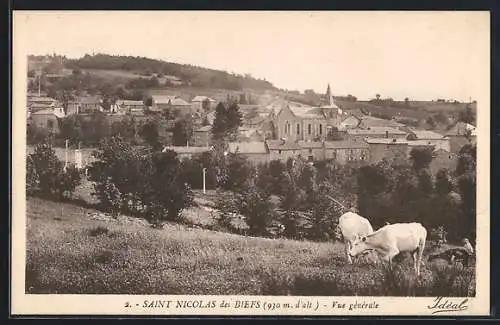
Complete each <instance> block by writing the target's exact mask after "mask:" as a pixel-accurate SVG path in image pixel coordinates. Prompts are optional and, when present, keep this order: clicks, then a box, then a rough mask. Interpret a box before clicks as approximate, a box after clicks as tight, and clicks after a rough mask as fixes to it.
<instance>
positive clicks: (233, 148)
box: [228, 141, 267, 154]
mask: <svg viewBox="0 0 500 325" xmlns="http://www.w3.org/2000/svg"><path fill="white" fill-rule="evenodd" d="M228 146H229V152H232V153H236V152H238V153H242V154H256V153H263V154H264V153H267V149H266V144H265V142H263V141H251V142H229V143H228Z"/></svg>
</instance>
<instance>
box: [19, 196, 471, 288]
mask: <svg viewBox="0 0 500 325" xmlns="http://www.w3.org/2000/svg"><path fill="white" fill-rule="evenodd" d="M427 253H429V252H427ZM343 254H344V250H343V246H342V245H341V244H340V243H315V242H308V241H293V240H286V239H276V240H273V239H265V238H256V237H246V236H239V235H233V234H228V233H221V232H215V231H209V230H202V229H193V228H190V227H187V226H185V225H179V224H169V225H166V226H165V227H164V229H153V228H151V227H149V226H148V225H147V224H146V223H145V222H143V221H142V220H140V219H136V218H128V217H120V218H118V219H113V218H111V217H107V216H105V215H103V214H102V213H99V212H98V211H95V210H92V209H88V208H83V207H79V206H75V205H72V204H68V203H58V202H52V201H47V200H43V199H38V198H28V200H27V261H26V292H27V293H34V294H40V293H50V294H191V295H199V294H211V295H220V294H224V295H304V296H307V295H333V296H335V295H366V296H371V295H373V296H378V295H389V296H406V295H417V296H423V295H424V296H467V295H474V294H475V293H474V289H473V288H474V283H475V280H474V268H458V267H451V266H447V267H444V268H441V266H440V265H441V264H428V265H427V266H426V267H425V268H423V270H422V272H423V274H424V276H423V278H422V279H423V280H420V281H416V279H415V277H414V275H413V273H412V272H413V271H412V266H411V262H410V261H409V260H407V261H405V262H402V264H399V266H398V267H396V269H395V270H394V271H393V272H388V271H387V270H385V269H384V268H382V267H380V266H376V265H374V264H373V262H374V260H371V259H369V260H365V261H363V260H360V263H359V264H354V265H347V264H345V257H344V255H343Z"/></svg>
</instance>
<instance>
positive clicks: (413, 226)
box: [349, 223, 427, 275]
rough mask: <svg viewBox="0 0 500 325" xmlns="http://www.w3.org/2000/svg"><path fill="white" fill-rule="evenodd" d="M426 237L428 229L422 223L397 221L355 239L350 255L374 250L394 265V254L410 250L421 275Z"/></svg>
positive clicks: (416, 270) (417, 271)
mask: <svg viewBox="0 0 500 325" xmlns="http://www.w3.org/2000/svg"><path fill="white" fill-rule="evenodd" d="M426 239H427V230H426V229H425V228H424V227H423V226H422V225H421V224H420V223H395V224H391V225H387V226H384V227H382V228H380V229H378V230H377V231H375V232H373V233H371V234H369V235H367V236H364V237H361V238H358V239H357V240H355V241H354V242H353V243H352V245H351V249H350V250H349V255H351V256H356V255H358V254H360V253H362V252H365V251H367V250H374V251H376V252H377V253H379V254H380V255H381V256H382V258H383V259H384V260H385V261H388V262H389V265H390V266H391V267H392V259H393V257H394V256H396V255H398V254H399V253H401V252H410V253H412V257H413V266H414V268H415V272H416V273H417V275H420V264H421V263H422V254H423V251H424V248H425V241H426Z"/></svg>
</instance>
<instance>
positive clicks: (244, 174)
mask: <svg viewBox="0 0 500 325" xmlns="http://www.w3.org/2000/svg"><path fill="white" fill-rule="evenodd" d="M227 161H228V163H227V171H228V174H227V179H226V181H225V182H224V184H223V186H222V187H223V188H224V189H225V190H228V191H234V192H240V191H244V190H246V189H247V187H248V186H249V185H250V183H249V182H250V180H251V179H252V175H253V168H252V166H251V165H250V164H249V163H248V161H247V159H246V158H245V157H244V156H242V155H240V154H233V153H230V154H229V155H228V156H227Z"/></svg>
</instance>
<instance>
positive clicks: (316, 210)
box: [309, 182, 338, 240]
mask: <svg viewBox="0 0 500 325" xmlns="http://www.w3.org/2000/svg"><path fill="white" fill-rule="evenodd" d="M332 194H333V187H332V185H331V184H330V183H329V182H322V183H321V184H319V186H318V187H317V188H316V189H315V190H314V192H313V195H312V205H311V206H312V208H311V210H310V211H311V215H312V216H311V219H310V222H311V228H310V230H309V235H310V238H311V239H313V240H328V239H330V238H331V236H332V235H333V232H334V229H335V224H336V222H337V218H338V213H337V208H336V206H335V205H334V202H332V200H330V198H329V196H331V195H332Z"/></svg>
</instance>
